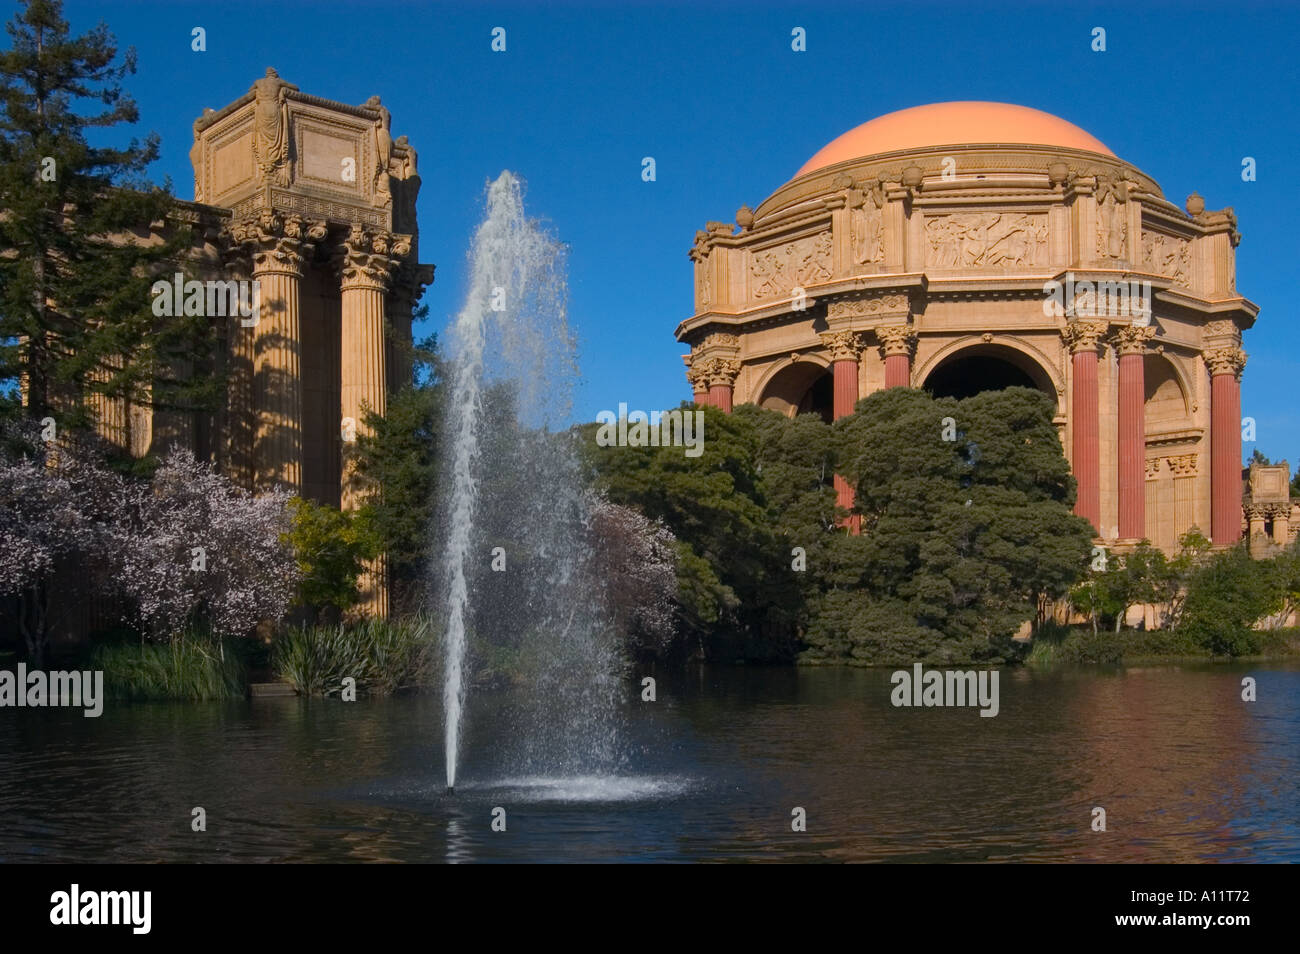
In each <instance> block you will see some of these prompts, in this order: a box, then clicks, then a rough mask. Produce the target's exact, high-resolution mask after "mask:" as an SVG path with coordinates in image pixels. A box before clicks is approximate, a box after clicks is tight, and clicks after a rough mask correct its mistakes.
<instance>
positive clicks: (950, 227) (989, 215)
mask: <svg viewBox="0 0 1300 954" xmlns="http://www.w3.org/2000/svg"><path fill="white" fill-rule="evenodd" d="M925 233H926V239H927V240H928V248H927V251H926V262H925V263H926V265H927V266H928V267H930V268H1011V267H1014V266H1028V265H1042V264H1046V260H1047V217H1046V216H1042V215H1027V214H1017V213H1010V212H959V213H954V214H952V215H939V216H934V217H933V218H929V217H927V219H926V222H925Z"/></svg>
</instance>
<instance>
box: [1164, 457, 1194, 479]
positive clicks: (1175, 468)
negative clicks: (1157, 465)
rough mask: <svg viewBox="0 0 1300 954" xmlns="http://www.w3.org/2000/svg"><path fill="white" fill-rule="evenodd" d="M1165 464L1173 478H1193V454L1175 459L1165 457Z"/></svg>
mask: <svg viewBox="0 0 1300 954" xmlns="http://www.w3.org/2000/svg"><path fill="white" fill-rule="evenodd" d="M1165 464H1166V466H1167V467H1168V468H1169V471H1170V473H1172V474H1173V475H1174V476H1175V477H1194V476H1195V475H1196V455H1195V454H1179V455H1178V456H1176V457H1166V458H1165Z"/></svg>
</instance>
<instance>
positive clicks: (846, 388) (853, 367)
mask: <svg viewBox="0 0 1300 954" xmlns="http://www.w3.org/2000/svg"><path fill="white" fill-rule="evenodd" d="M831 373H832V374H833V375H834V382H835V384H834V387H835V398H834V405H833V408H832V411H833V413H834V416H835V420H837V421H838V420H839V419H840V418H842V417H846V416H848V415H849V414H852V413H853V406H854V405H855V404H857V403H858V362H857V358H856V357H851V358H839V359H837V360H836V361H835V362H834V363H833V364H832V365H831ZM835 503H837V504H838V505H839V506H841V507H843V508H844V509H845V510H852V509H853V485H852V484H850V483H849V482H848V481H847V480H845V479H844V478H843V477H841V476H840V475H839V474H836V475H835ZM860 526H861V521H860V519H859V518H858V517H856V516H853V517H850V518H849V528H850V529H851V530H852V531H853V532H854V533H857V532H858V530H859V528H860Z"/></svg>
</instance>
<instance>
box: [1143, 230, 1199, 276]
mask: <svg viewBox="0 0 1300 954" xmlns="http://www.w3.org/2000/svg"><path fill="white" fill-rule="evenodd" d="M1191 262H1192V253H1191V245H1190V243H1188V242H1186V241H1184V240H1183V239H1180V238H1174V236H1172V235H1166V234H1165V233H1163V232H1147V231H1144V232H1143V233H1142V267H1143V268H1145V269H1147V270H1148V271H1150V272H1154V273H1155V274H1157V275H1164V276H1165V277H1166V278H1172V279H1173V280H1174V281H1175V282H1177V283H1178V284H1180V285H1186V284H1187V278H1188V275H1190V274H1191Z"/></svg>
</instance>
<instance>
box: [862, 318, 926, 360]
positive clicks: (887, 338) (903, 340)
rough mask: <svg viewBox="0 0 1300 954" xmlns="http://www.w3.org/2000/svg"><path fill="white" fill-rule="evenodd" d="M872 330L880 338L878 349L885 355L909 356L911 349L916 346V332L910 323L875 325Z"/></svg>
mask: <svg viewBox="0 0 1300 954" xmlns="http://www.w3.org/2000/svg"><path fill="white" fill-rule="evenodd" d="M872 330H873V331H874V332H875V333H876V337H877V338H878V339H879V340H880V350H881V352H882V353H883V354H884V356H885V357H890V356H891V355H902V356H904V357H908V358H910V357H911V355H912V349H913V348H914V347H915V346H916V332H915V331H913V330H912V326H911V325H876V327H875V328H873V329H872Z"/></svg>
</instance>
